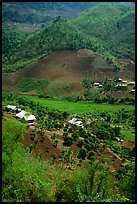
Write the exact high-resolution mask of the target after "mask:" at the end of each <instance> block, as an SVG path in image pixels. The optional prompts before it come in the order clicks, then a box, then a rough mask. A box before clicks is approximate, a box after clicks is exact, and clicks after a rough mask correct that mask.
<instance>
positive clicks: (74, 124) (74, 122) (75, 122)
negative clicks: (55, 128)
mask: <svg viewBox="0 0 137 204" xmlns="http://www.w3.org/2000/svg"><path fill="white" fill-rule="evenodd" d="M68 123H70V124H71V126H72V127H74V128H75V127H78V128H83V125H82V122H81V121H80V120H78V119H77V118H72V119H71V120H69V121H68Z"/></svg>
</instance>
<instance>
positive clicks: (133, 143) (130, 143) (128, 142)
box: [120, 140, 135, 148]
mask: <svg viewBox="0 0 137 204" xmlns="http://www.w3.org/2000/svg"><path fill="white" fill-rule="evenodd" d="M120 146H126V147H131V148H132V147H134V146H135V142H131V141H128V140H125V141H123V142H121V144H120Z"/></svg>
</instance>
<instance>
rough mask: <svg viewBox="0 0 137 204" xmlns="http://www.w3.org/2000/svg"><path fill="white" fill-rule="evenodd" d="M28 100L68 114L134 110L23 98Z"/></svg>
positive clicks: (105, 105)
mask: <svg viewBox="0 0 137 204" xmlns="http://www.w3.org/2000/svg"><path fill="white" fill-rule="evenodd" d="M24 98H27V99H29V100H34V101H35V102H39V103H41V104H43V105H45V106H46V107H48V108H53V109H57V110H60V111H67V112H69V113H78V114H82V113H88V112H92V113H95V112H97V111H98V112H103V111H107V112H109V113H110V114H111V113H112V114H113V113H114V112H115V111H117V110H121V109H122V108H125V109H126V110H127V111H130V110H131V111H132V110H134V109H135V106H133V105H112V104H92V103H90V102H77V103H75V102H68V101H58V100H51V99H44V98H38V97H36V96H24Z"/></svg>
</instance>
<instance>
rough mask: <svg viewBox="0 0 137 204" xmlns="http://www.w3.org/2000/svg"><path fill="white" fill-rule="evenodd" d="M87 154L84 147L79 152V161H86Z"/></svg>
mask: <svg viewBox="0 0 137 204" xmlns="http://www.w3.org/2000/svg"><path fill="white" fill-rule="evenodd" d="M86 153H87V151H86V149H85V148H84V147H82V148H81V149H80V151H79V153H78V156H77V157H78V159H80V158H81V159H83V160H84V159H85V157H86Z"/></svg>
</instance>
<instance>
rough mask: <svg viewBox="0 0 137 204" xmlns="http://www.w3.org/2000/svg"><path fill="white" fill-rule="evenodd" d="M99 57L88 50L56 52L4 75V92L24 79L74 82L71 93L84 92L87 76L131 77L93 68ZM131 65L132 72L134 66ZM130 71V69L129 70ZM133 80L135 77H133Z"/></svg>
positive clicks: (100, 79)
mask: <svg viewBox="0 0 137 204" xmlns="http://www.w3.org/2000/svg"><path fill="white" fill-rule="evenodd" d="M96 56H98V53H95V54H94V53H93V52H92V51H91V50H88V49H81V50H79V51H71V50H65V51H55V52H52V53H51V54H50V55H48V56H46V57H44V58H43V59H40V60H38V61H36V62H34V63H32V64H31V65H28V66H26V67H25V68H24V69H22V70H19V71H17V72H16V73H7V74H6V73H4V74H2V87H3V90H9V91H11V90H12V89H13V87H14V85H15V84H16V83H17V82H18V81H19V80H20V79H21V78H22V77H31V78H34V79H40V80H51V81H55V80H58V81H63V82H72V89H71V90H70V93H75V92H78V91H81V90H82V87H81V85H80V81H81V79H82V78H83V77H85V76H91V77H92V80H95V81H102V80H103V79H104V78H106V77H114V76H118V77H121V78H123V79H126V78H128V77H129V74H127V72H126V70H124V71H122V72H115V71H114V68H111V67H110V68H109V67H108V68H107V69H98V68H96V67H93V65H92V61H93V60H94V58H95V57H96ZM130 64H131V71H132V70H133V71H134V69H133V67H132V66H133V64H132V63H130ZM129 69H130V68H129ZM132 78H133V77H132Z"/></svg>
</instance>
